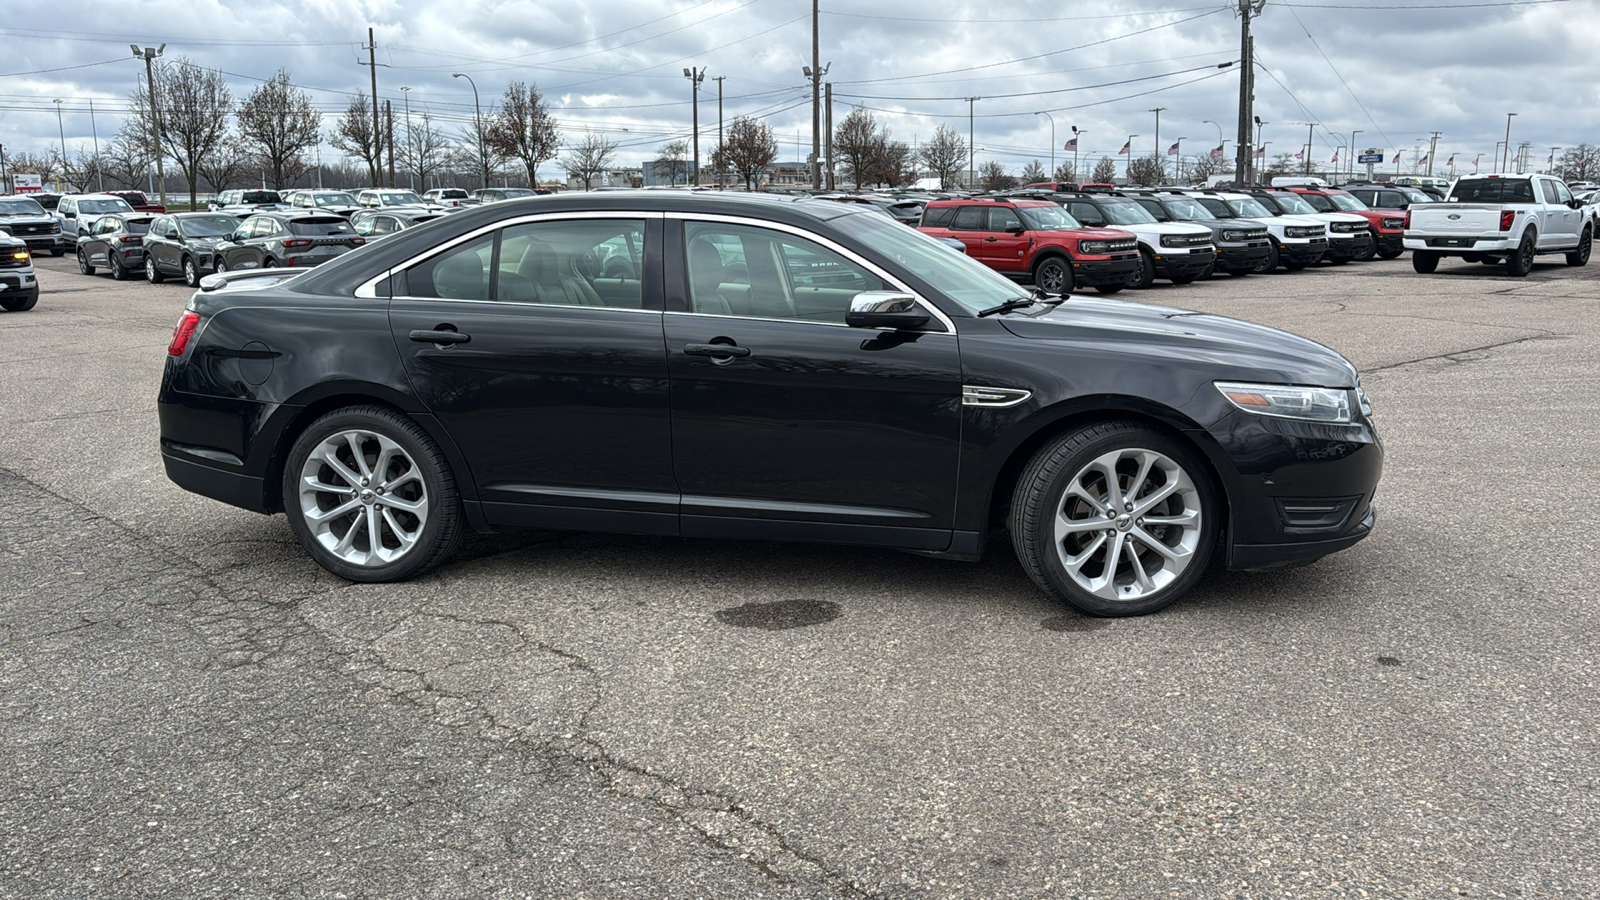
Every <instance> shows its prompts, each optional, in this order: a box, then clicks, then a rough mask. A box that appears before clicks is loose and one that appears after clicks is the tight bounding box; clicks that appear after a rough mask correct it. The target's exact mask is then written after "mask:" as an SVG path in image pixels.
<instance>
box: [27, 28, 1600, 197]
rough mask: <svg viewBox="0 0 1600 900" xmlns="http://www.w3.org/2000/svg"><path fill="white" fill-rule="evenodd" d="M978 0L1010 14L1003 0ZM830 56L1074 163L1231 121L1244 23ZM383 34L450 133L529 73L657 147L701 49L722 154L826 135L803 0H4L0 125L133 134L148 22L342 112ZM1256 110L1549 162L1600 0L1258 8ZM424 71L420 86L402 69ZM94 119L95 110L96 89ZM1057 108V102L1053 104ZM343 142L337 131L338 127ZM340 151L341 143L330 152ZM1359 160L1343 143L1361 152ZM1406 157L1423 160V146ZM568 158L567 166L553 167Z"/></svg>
mask: <svg viewBox="0 0 1600 900" xmlns="http://www.w3.org/2000/svg"><path fill="white" fill-rule="evenodd" d="M980 9H982V10H988V11H992V14H991V15H985V14H983V13H982V12H980ZM820 22H821V46H822V60H823V62H824V63H825V64H828V65H830V66H831V68H830V69H829V71H828V74H827V76H826V80H828V81H830V82H832V83H833V84H834V103H835V106H834V118H835V121H836V122H837V121H838V120H839V119H842V118H843V116H844V115H845V113H846V112H848V110H849V108H850V107H851V106H853V105H862V106H866V107H868V108H869V109H872V110H873V111H874V113H875V114H876V115H877V116H878V117H879V119H880V120H881V121H883V122H884V123H885V124H887V125H888V126H889V127H890V128H891V129H892V130H893V134H894V137H896V138H897V139H901V140H905V141H907V142H914V141H924V140H927V139H928V137H929V136H931V135H932V134H933V131H934V129H935V128H936V127H937V126H938V125H940V124H944V125H947V126H950V127H952V128H955V129H956V130H958V131H959V132H960V133H962V134H963V135H965V134H966V132H967V127H968V111H969V104H968V102H967V101H966V99H965V98H967V97H979V98H981V99H979V100H977V101H976V102H975V103H973V104H971V110H972V112H973V113H974V118H973V120H972V122H973V127H974V131H975V143H976V146H977V148H978V150H977V158H978V161H979V162H980V163H982V162H983V161H985V160H989V159H995V160H998V161H1000V162H1001V163H1002V164H1003V165H1005V166H1007V167H1008V168H1009V169H1010V170H1012V171H1016V170H1018V169H1020V168H1021V167H1022V166H1023V165H1025V164H1026V163H1027V162H1029V161H1030V160H1035V159H1037V160H1039V161H1040V162H1041V163H1044V164H1048V163H1049V160H1050V153H1051V147H1052V133H1051V121H1050V119H1052V118H1053V119H1054V129H1055V131H1054V142H1055V146H1056V148H1057V149H1056V153H1057V157H1058V161H1060V159H1061V158H1062V157H1063V154H1066V155H1070V154H1068V153H1066V151H1063V150H1061V149H1060V146H1061V144H1062V143H1064V142H1065V141H1066V139H1067V138H1068V137H1069V136H1070V128H1071V126H1074V125H1075V126H1077V127H1078V128H1079V129H1082V130H1085V131H1087V132H1088V133H1087V135H1085V136H1084V138H1083V140H1082V141H1081V142H1080V149H1081V151H1082V155H1083V156H1084V157H1093V158H1097V157H1099V156H1101V155H1105V154H1115V153H1116V151H1117V149H1118V148H1120V147H1121V146H1122V144H1123V142H1124V141H1125V140H1127V139H1128V136H1129V135H1130V134H1136V135H1138V136H1137V137H1134V138H1132V142H1133V148H1134V151H1135V152H1142V153H1149V152H1151V151H1152V150H1153V149H1154V148H1155V146H1156V115H1155V114H1154V113H1152V112H1149V110H1150V109H1151V108H1153V107H1158V106H1160V107H1166V109H1165V111H1164V112H1162V113H1161V116H1160V140H1161V142H1162V144H1163V145H1170V144H1171V143H1172V142H1173V141H1175V140H1176V139H1178V138H1185V139H1186V140H1185V141H1184V143H1183V152H1184V153H1185V154H1191V153H1197V152H1203V151H1204V150H1205V149H1208V148H1209V147H1212V146H1215V145H1216V143H1217V140H1218V128H1217V127H1216V126H1215V125H1213V124H1208V123H1207V122H1206V120H1212V121H1213V122H1217V123H1221V136H1222V137H1223V138H1226V139H1227V140H1229V141H1230V144H1229V155H1230V156H1231V155H1232V144H1231V141H1232V139H1233V137H1234V132H1235V126H1234V122H1235V118H1236V115H1237V112H1236V110H1237V98H1238V74H1237V73H1238V67H1237V66H1234V67H1232V68H1229V69H1226V70H1219V69H1218V68H1216V67H1217V66H1218V65H1220V64H1223V63H1228V62H1232V61H1236V60H1237V59H1238V56H1239V23H1238V19H1237V17H1236V16H1235V15H1234V14H1233V12H1232V11H1231V10H1230V8H1229V7H1228V6H1227V5H1223V4H1221V3H1218V2H1211V3H1209V4H1208V3H1207V2H1205V0H1168V2H1158V0H1099V2H1095V3H1088V2H1081V0H1065V2H1062V0H1055V2H1041V0H1018V2H1014V3H1009V4H1003V5H1000V4H984V5H974V4H971V3H930V2H927V0H921V2H917V0H877V2H874V3H860V2H855V3H847V2H841V0H822V3H821V17H820ZM368 27H372V28H374V29H375V31H376V36H377V47H378V54H377V58H378V63H379V66H378V70H377V71H378V93H379V96H380V97H382V98H384V99H389V100H392V101H393V103H394V108H395V112H396V116H397V118H398V117H400V116H402V115H403V110H404V108H405V106H406V103H407V102H408V101H409V105H410V111H411V115H412V116H413V117H420V116H422V115H423V114H427V115H429V116H431V117H432V119H433V120H434V121H435V123H437V124H440V125H442V126H444V127H446V128H447V129H449V130H451V131H456V130H458V129H459V128H460V126H461V125H462V124H464V123H465V122H466V121H467V120H468V119H469V118H470V117H471V115H472V108H473V106H472V104H473V98H472V91H471V88H470V87H469V86H468V84H467V81H466V79H461V78H452V77H451V75H452V73H454V72H464V73H468V74H470V75H471V76H472V78H473V79H474V80H475V81H476V83H477V86H478V90H479V92H480V95H481V97H482V101H483V103H484V106H485V109H486V110H487V109H488V107H489V106H490V105H491V104H492V103H493V102H494V100H495V99H496V98H497V97H498V96H499V94H500V93H501V92H502V91H503V90H504V88H505V85H506V84H507V82H508V81H511V80H525V81H531V82H534V83H536V84H537V85H538V87H539V88H540V89H541V90H542V91H544V93H545V95H546V97H547V99H548V100H549V102H550V105H551V107H552V109H553V111H554V112H555V114H556V115H557V117H558V118H559V120H560V121H561V124H562V126H563V128H564V129H565V131H566V133H567V135H569V136H574V135H581V134H582V133H583V132H584V131H585V130H591V131H594V132H599V133H602V134H604V135H605V136H606V137H608V138H609V139H610V140H612V141H614V142H616V143H617V144H618V145H619V147H620V154H621V160H622V161H623V162H625V163H633V164H637V163H638V162H640V161H642V160H644V159H646V158H649V157H652V156H653V155H654V150H655V149H656V148H657V147H658V146H659V145H661V144H662V143H663V142H665V141H667V140H671V139H674V138H686V137H688V136H689V134H690V131H691V126H690V111H691V106H690V95H691V87H690V83H689V81H688V80H687V79H685V78H684V76H683V71H682V70H683V69H684V68H685V67H688V66H704V67H705V69H706V73H707V79H706V81H705V84H704V88H703V90H702V93H701V95H700V96H701V107H700V118H701V128H702V133H701V146H702V152H703V153H705V152H709V148H710V147H711V146H712V145H713V144H714V143H715V140H716V137H715V135H716V127H717V87H718V84H717V82H716V81H714V80H713V79H715V78H717V77H719V76H721V77H723V78H724V79H725V80H724V81H723V82H722V85H721V86H722V89H723V94H724V100H723V110H724V116H725V119H726V120H728V121H731V120H732V118H733V117H734V116H735V115H741V114H743V115H753V116H760V117H762V118H763V119H764V120H765V121H766V122H767V123H768V124H770V125H771V126H772V128H773V129H774V131H775V132H776V134H777V136H778V139H779V145H780V158H781V159H793V158H803V157H804V155H805V153H806V152H808V151H809V145H810V129H811V115H810V105H809V101H808V94H807V83H806V79H805V78H804V76H803V75H802V74H801V67H802V66H804V65H809V64H810V62H811V6H810V3H808V2H806V0H705V2H694V0H682V2H665V3H663V2H659V0H592V2H578V0H549V2H533V0H528V2H523V0H449V2H441V0H250V2H234V0H226V2H224V0H123V2H120V3H115V4H109V3H106V2H96V3H88V2H82V0H58V2H53V3H21V2H15V0H14V2H12V3H8V4H7V10H6V17H5V22H4V25H3V26H0V36H3V43H0V47H3V48H4V52H0V144H4V146H5V149H6V151H7V152H8V154H9V153H13V152H16V151H33V152H45V151H48V150H51V149H53V148H56V147H58V146H59V144H60V140H61V138H60V136H59V134H58V121H57V111H58V104H56V103H53V102H52V101H54V100H57V99H59V100H61V101H63V102H62V103H61V104H59V109H60V112H61V119H60V123H59V127H60V130H62V131H64V132H65V141H66V145H67V148H68V150H69V151H75V150H77V149H78V148H79V147H87V146H89V145H90V144H91V142H92V140H93V133H92V130H97V131H98V135H99V139H100V141H101V142H102V143H104V142H106V141H107V140H108V139H109V138H110V137H111V136H113V135H114V134H115V133H116V131H117V129H118V127H119V124H120V121H121V118H122V116H123V113H124V110H125V109H126V106H127V100H126V98H127V95H128V93H129V91H130V90H132V89H134V87H135V86H136V76H137V74H138V73H140V72H142V70H143V66H142V64H141V63H139V62H137V61H136V60H134V59H133V58H132V55H131V52H130V50H129V47H128V45H129V43H138V44H140V45H156V44H161V43H165V44H166V45H167V47H166V55H167V56H168V57H179V56H182V57H187V58H188V59H190V60H191V61H193V62H194V63H195V64H198V65H201V66H205V67H210V68H215V69H219V70H221V71H222V72H224V73H225V75H226V77H227V79H228V81H229V83H230V85H231V87H232V89H233V92H234V95H235V97H242V96H244V95H245V94H246V93H248V92H249V91H250V90H251V89H252V88H253V87H254V86H256V85H257V84H259V83H260V81H261V80H263V79H266V78H269V77H271V76H272V74H273V73H274V72H275V71H277V70H278V69H279V68H284V69H287V70H288V71H289V73H290V75H291V78H292V80H293V81H294V82H295V83H296V84H298V85H300V86H302V87H304V88H305V89H306V90H308V91H309V92H310V94H311V97H312V98H313V102H314V104H315V105H316V106H317V107H318V108H319V109H321V110H323V111H325V112H326V113H328V119H329V120H330V124H331V119H332V117H333V115H334V114H336V113H337V112H338V111H340V110H342V109H343V108H344V107H345V106H346V105H347V104H348V103H349V101H350V99H351V97H352V95H353V94H354V93H355V92H357V91H359V90H365V89H367V86H368V84H369V82H368V78H369V74H368V69H367V67H365V66H364V65H361V63H362V62H364V61H365V59H366V54H365V51H364V50H363V49H362V48H363V45H364V42H365V41H366V31H367V28H368ZM1255 33H1256V56H1257V61H1258V63H1259V65H1260V68H1259V69H1258V75H1257V88H1256V103H1257V106H1256V111H1257V114H1258V115H1259V116H1260V117H1261V118H1262V119H1263V120H1265V121H1266V122H1267V124H1266V126H1265V127H1264V129H1263V132H1262V137H1263V139H1264V140H1266V141H1269V142H1271V143H1270V146H1269V147H1268V152H1269V154H1272V155H1276V154H1278V153H1279V152H1290V153H1293V152H1296V151H1298V150H1299V149H1300V148H1301V147H1302V146H1303V145H1304V143H1305V141H1306V137H1307V131H1308V129H1307V127H1306V125H1305V124H1294V123H1309V122H1316V123H1320V124H1319V127H1317V128H1316V129H1315V142H1314V143H1315V146H1314V148H1313V159H1314V160H1317V161H1319V162H1323V161H1326V160H1327V159H1328V158H1329V157H1331V156H1332V154H1333V152H1334V147H1335V146H1336V145H1337V144H1339V143H1342V142H1348V141H1349V140H1350V132H1351V131H1352V130H1353V129H1359V130H1361V131H1362V132H1363V133H1362V134H1360V135H1357V136H1356V144H1357V146H1358V147H1359V148H1361V149H1366V148H1368V147H1372V148H1382V149H1383V151H1384V153H1385V158H1386V159H1390V160H1392V159H1393V156H1394V153H1395V151H1396V150H1397V149H1398V150H1402V151H1404V156H1403V157H1402V162H1403V164H1408V163H1409V162H1410V161H1411V160H1413V159H1414V158H1415V156H1416V153H1417V150H1418V148H1423V147H1425V146H1426V144H1427V141H1428V139H1429V137H1430V135H1431V133H1432V132H1435V131H1437V132H1440V133H1441V134H1440V137H1439V145H1438V153H1437V156H1436V160H1437V161H1438V162H1439V163H1441V164H1442V163H1443V162H1444V160H1445V159H1446V158H1447V157H1449V156H1450V155H1452V154H1454V155H1455V156H1456V162H1457V166H1458V171H1467V172H1470V171H1471V169H1470V168H1466V166H1470V164H1471V160H1472V159H1473V158H1474V157H1475V156H1477V155H1479V154H1482V158H1483V160H1484V162H1483V167H1484V169H1485V170H1487V169H1488V168H1489V167H1490V163H1489V161H1490V160H1491V159H1493V157H1494V154H1495V143H1496V142H1497V141H1500V140H1502V139H1503V138H1504V136H1505V128H1506V114H1507V113H1508V112H1515V113H1517V116H1516V118H1515V119H1513V120H1512V132H1511V138H1512V143H1513V144H1514V145H1518V144H1521V143H1522V142H1523V141H1529V142H1531V143H1532V145H1533V148H1534V149H1533V151H1532V152H1531V153H1530V157H1531V158H1532V160H1533V161H1534V162H1535V163H1537V164H1539V165H1543V163H1544V161H1545V158H1546V157H1547V156H1548V155H1549V154H1550V152H1551V148H1552V147H1570V146H1572V145H1574V144H1577V143H1579V142H1589V143H1596V142H1600V61H1597V60H1600V56H1597V48H1600V0H1519V2H1493V0H1388V2H1385V0H1297V2H1294V3H1288V2H1281V3H1280V2H1277V0H1268V3H1267V7H1266V9H1265V11H1264V12H1263V13H1262V15H1261V16H1260V17H1259V18H1258V19H1257V20H1256V27H1255ZM402 87H406V88H409V89H410V90H408V91H402V90H401V88H402ZM91 101H92V102H93V106H94V109H95V116H94V117H93V122H92V123H91V116H90V112H89V110H90V103H91ZM1041 112H1047V113H1048V114H1049V116H1048V117H1047V116H1045V115H1041V114H1040V113H1041ZM325 151H326V148H325ZM326 152H328V153H331V152H332V151H326ZM1341 158H1347V157H1345V156H1344V155H1343V154H1341ZM1407 169H1409V165H1407ZM551 172H552V174H553V173H554V166H553V165H552V166H551Z"/></svg>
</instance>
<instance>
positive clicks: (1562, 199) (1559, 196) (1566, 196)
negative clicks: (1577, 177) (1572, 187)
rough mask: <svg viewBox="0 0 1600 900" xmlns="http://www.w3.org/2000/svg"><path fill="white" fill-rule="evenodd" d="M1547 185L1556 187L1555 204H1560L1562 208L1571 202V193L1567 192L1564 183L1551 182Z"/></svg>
mask: <svg viewBox="0 0 1600 900" xmlns="http://www.w3.org/2000/svg"><path fill="white" fill-rule="evenodd" d="M1549 183H1550V184H1553V185H1555V186H1556V202H1557V203H1559V204H1561V205H1562V206H1566V205H1567V204H1568V203H1571V202H1572V192H1571V191H1569V190H1567V185H1566V183H1565V182H1561V181H1552V182H1549Z"/></svg>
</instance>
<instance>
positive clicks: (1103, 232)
mask: <svg viewBox="0 0 1600 900" xmlns="http://www.w3.org/2000/svg"><path fill="white" fill-rule="evenodd" d="M1039 233H1040V234H1049V233H1050V232H1048V231H1045V232H1039ZM1066 233H1068V234H1071V235H1072V236H1073V237H1076V238H1078V239H1080V240H1085V241H1131V240H1135V239H1137V238H1138V237H1139V236H1138V235H1136V234H1134V233H1133V232H1131V231H1128V230H1126V229H1123V228H1071V229H1066Z"/></svg>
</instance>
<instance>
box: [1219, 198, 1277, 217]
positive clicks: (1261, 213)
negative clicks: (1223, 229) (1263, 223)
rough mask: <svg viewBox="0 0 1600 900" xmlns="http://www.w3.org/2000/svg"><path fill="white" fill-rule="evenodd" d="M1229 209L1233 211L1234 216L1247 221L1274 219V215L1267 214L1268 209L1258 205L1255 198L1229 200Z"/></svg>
mask: <svg viewBox="0 0 1600 900" xmlns="http://www.w3.org/2000/svg"><path fill="white" fill-rule="evenodd" d="M1228 208H1229V209H1231V210H1233V214H1234V215H1236V216H1239V217H1241V218H1245V219H1270V218H1272V213H1269V212H1267V208H1266V207H1265V206H1262V205H1261V204H1260V203H1257V202H1256V201H1255V198H1253V197H1246V198H1244V199H1242V200H1229V201H1228Z"/></svg>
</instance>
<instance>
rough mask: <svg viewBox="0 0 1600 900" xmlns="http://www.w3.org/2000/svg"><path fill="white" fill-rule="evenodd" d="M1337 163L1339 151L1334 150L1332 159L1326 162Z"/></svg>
mask: <svg viewBox="0 0 1600 900" xmlns="http://www.w3.org/2000/svg"><path fill="white" fill-rule="evenodd" d="M1338 161H1339V151H1337V150H1335V151H1333V159H1330V160H1328V162H1331V163H1336V162H1338Z"/></svg>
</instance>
